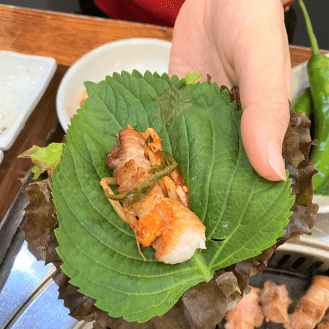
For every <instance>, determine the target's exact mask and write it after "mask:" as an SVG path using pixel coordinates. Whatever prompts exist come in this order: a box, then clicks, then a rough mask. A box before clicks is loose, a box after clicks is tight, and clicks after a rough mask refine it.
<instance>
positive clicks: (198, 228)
mask: <svg viewBox="0 0 329 329" xmlns="http://www.w3.org/2000/svg"><path fill="white" fill-rule="evenodd" d="M149 152H150V149H149V148H148V146H147V145H146V141H145V138H144V137H143V135H142V134H140V133H138V132H136V131H135V130H133V129H122V130H120V132H119V139H118V143H117V145H116V146H115V147H114V148H113V150H112V151H111V152H110V153H108V154H107V157H106V164H107V165H108V166H109V167H110V168H112V169H114V171H113V176H114V178H115V179H116V181H117V183H118V185H119V187H118V191H119V193H124V192H127V191H129V190H131V189H132V188H134V187H135V186H136V185H138V184H140V183H142V182H143V181H144V180H145V179H147V178H148V177H150V176H151V175H152V174H151V173H149V170H150V168H151V166H152V165H151V162H150V159H149V158H148V154H149ZM167 178H168V177H167ZM168 179H169V178H168ZM172 183H173V184H174V182H172ZM164 185H168V184H164ZM171 185H172V184H171ZM171 194H172V193H168V194H167V195H169V197H170V195H171ZM132 198H133V196H130V197H128V198H127V199H126V200H124V201H122V202H121V203H122V205H123V206H126V205H127V204H128V203H129V202H130V200H131V199H132ZM175 198H176V199H177V196H176V195H175ZM125 211H129V214H130V215H133V216H136V217H137V218H138V221H136V222H137V227H134V228H133V227H132V228H133V230H134V232H135V235H136V238H137V241H138V242H139V243H141V244H142V245H143V246H144V247H147V246H150V245H152V247H153V248H154V249H156V252H155V257H156V258H157V259H158V260H159V261H162V262H164V263H169V264H176V263H181V262H184V261H186V260H188V259H190V258H191V257H192V256H193V254H194V252H195V250H196V249H198V248H201V249H205V248H206V247H205V226H204V225H203V224H202V223H201V222H200V220H199V218H198V217H197V216H196V215H195V214H194V213H193V212H192V211H191V210H190V209H189V208H188V207H186V206H184V205H183V203H182V202H181V201H180V200H172V199H170V198H166V197H165V195H164V193H163V189H162V188H161V186H160V185H159V184H156V185H155V186H154V187H153V189H152V190H151V192H150V193H149V194H148V195H147V196H146V197H145V198H144V199H142V200H141V201H139V202H137V203H136V204H134V205H133V206H132V207H131V208H129V210H127V209H126V210H125Z"/></svg>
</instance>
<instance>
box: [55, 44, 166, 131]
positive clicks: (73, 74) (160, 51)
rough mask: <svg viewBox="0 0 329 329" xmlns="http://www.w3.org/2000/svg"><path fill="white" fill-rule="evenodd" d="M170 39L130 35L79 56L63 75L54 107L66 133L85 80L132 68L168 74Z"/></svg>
mask: <svg viewBox="0 0 329 329" xmlns="http://www.w3.org/2000/svg"><path fill="white" fill-rule="evenodd" d="M170 49H171V42H168V41H163V40H158V39H147V38H142V39H140V38H133V39H125V40H120V41H116V42H111V43H108V44H105V45H103V46H101V47H98V48H96V49H94V50H92V51H91V52H89V53H87V54H86V55H84V56H83V57H81V58H80V59H79V60H78V61H77V62H76V63H75V64H74V65H73V66H72V67H71V68H70V69H69V70H68V71H67V73H66V74H65V76H64V78H63V80H62V82H61V84H60V86H59V89H58V93H57V98H56V108H57V115H58V118H59V121H60V123H61V126H62V127H63V129H64V131H65V132H66V130H67V126H68V124H69V123H70V118H71V117H72V116H73V114H75V113H76V111H77V109H78V108H79V107H80V105H79V103H80V101H81V99H82V95H83V93H84V91H85V90H86V89H85V87H84V84H83V83H84V82H85V81H92V82H96V83H98V82H100V81H102V80H104V79H105V77H106V76H107V75H112V74H113V73H114V72H117V73H121V71H122V70H125V71H127V72H129V73H131V72H132V71H133V70H134V69H135V70H137V71H139V72H140V73H141V74H144V73H145V71H146V70H148V71H150V72H151V73H154V72H157V73H158V74H159V75H161V74H162V73H168V65H169V56H170Z"/></svg>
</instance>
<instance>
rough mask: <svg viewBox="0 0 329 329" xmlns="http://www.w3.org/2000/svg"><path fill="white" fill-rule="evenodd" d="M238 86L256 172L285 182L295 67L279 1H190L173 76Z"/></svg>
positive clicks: (180, 25)
mask: <svg viewBox="0 0 329 329" xmlns="http://www.w3.org/2000/svg"><path fill="white" fill-rule="evenodd" d="M196 71H202V77H201V79H200V81H206V80H207V73H208V74H209V75H210V76H211V78H212V81H215V82H217V83H218V85H226V86H227V87H228V88H231V87H233V86H239V89H240V98H241V105H242V109H243V114H242V120H241V135H242V141H243V145H244V148H245V150H246V153H247V156H248V158H249V161H250V163H251V164H252V166H253V168H254V169H255V170H256V171H257V172H258V174H259V175H261V176H263V177H264V178H266V179H268V180H273V181H277V180H282V179H284V180H285V179H286V173H285V168H284V163H283V158H282V142H283V138H284V135H285V133H286V130H287V127H288V123H289V117H290V112H289V104H288V99H290V74H291V63H290V53H289V44H288V38H287V33H286V29H285V25H284V13H283V7H282V3H281V1H280V0H186V1H185V3H184V4H183V6H182V8H181V10H180V12H179V15H178V17H177V20H176V23H175V27H174V37H173V43H172V49H171V54H170V64H169V74H170V75H173V74H177V75H178V77H179V78H183V77H184V76H185V73H186V72H196Z"/></svg>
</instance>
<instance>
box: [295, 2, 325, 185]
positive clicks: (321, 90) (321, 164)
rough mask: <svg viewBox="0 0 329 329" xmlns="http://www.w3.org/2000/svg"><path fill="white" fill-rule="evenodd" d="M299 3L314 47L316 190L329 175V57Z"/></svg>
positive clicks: (310, 71) (311, 62) (310, 73)
mask: <svg viewBox="0 0 329 329" xmlns="http://www.w3.org/2000/svg"><path fill="white" fill-rule="evenodd" d="M299 5H300V6H301V8H302V11H303V14H304V17H305V22H306V28H307V32H308V35H309V38H310V42H311V48H312V57H311V58H310V60H309V62H308V63H307V72H308V78H309V81H310V87H311V93H312V99H313V104H314V123H315V135H314V137H315V138H316V139H317V140H318V146H317V147H315V148H314V149H313V150H312V152H311V157H310V160H311V161H312V162H313V164H314V166H315V168H316V169H317V170H318V174H317V175H314V176H313V187H314V190H316V189H317V188H318V187H319V186H321V184H322V183H323V182H324V181H325V179H326V178H327V177H328V176H329V58H328V57H326V56H324V55H322V54H321V53H320V50H319V46H318V43H317V40H316V38H315V35H314V32H313V29H312V25H311V21H310V18H309V16H308V13H307V10H306V8H305V5H304V2H303V1H302V0H299Z"/></svg>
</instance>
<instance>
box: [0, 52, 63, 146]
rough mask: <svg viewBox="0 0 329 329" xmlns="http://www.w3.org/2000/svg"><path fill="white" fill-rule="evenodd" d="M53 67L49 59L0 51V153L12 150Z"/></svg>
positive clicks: (44, 87) (53, 64)
mask: <svg viewBox="0 0 329 329" xmlns="http://www.w3.org/2000/svg"><path fill="white" fill-rule="evenodd" d="M56 67H57V64H56V61H55V60H54V59H53V58H48V57H40V56H33V55H24V54H19V53H15V52H11V51H0V149H2V150H4V151H5V150H8V149H9V148H10V147H11V146H12V144H13V143H14V141H15V139H16V138H17V136H18V135H19V133H20V132H21V130H22V129H23V128H24V125H25V123H26V121H27V119H28V118H29V116H30V114H31V113H32V111H33V110H34V108H35V107H36V105H37V104H38V102H39V100H40V98H41V97H42V95H43V94H44V92H45V90H46V88H47V86H48V84H49V82H50V80H51V78H52V77H53V75H54V73H55V70H56Z"/></svg>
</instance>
